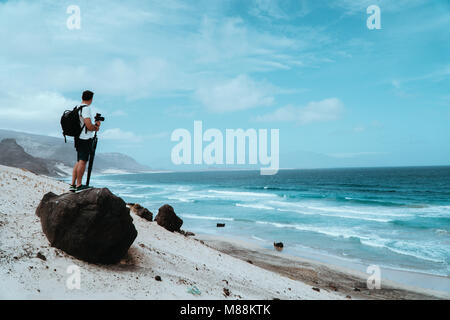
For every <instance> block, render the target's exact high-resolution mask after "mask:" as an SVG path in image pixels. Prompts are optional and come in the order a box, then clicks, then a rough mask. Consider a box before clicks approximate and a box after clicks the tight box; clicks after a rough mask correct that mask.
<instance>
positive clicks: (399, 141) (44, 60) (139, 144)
mask: <svg viewBox="0 0 450 320" xmlns="http://www.w3.org/2000/svg"><path fill="white" fill-rule="evenodd" d="M372 4H376V5H378V6H379V7H380V9H381V27H382V29H381V30H369V29H368V28H367V26H366V20H367V18H368V17H369V15H368V14H367V13H366V9H367V7H368V6H369V5H372ZM69 5H78V6H79V7H80V10H81V29H80V30H69V29H68V28H67V27H66V20H67V19H68V17H69V14H67V13H66V9H67V7H68V6H69ZM0 38H1V43H2V45H1V50H0V70H1V71H0V128H5V129H13V130H18V131H27V132H33V133H39V134H45V135H54V136H59V135H60V128H59V118H60V116H61V113H62V111H63V110H65V109H67V108H70V107H72V106H73V105H75V104H76V103H78V100H79V96H80V94H81V92H82V91H83V90H84V89H91V90H93V91H94V92H95V100H94V104H93V105H94V108H96V109H97V110H98V111H100V112H102V113H103V114H104V115H105V116H106V117H107V121H106V122H105V123H104V125H103V128H102V130H103V132H102V136H101V140H100V143H99V149H100V151H103V152H123V153H127V154H129V155H131V156H133V157H135V158H136V159H137V160H138V161H140V162H141V163H144V164H147V165H149V166H151V167H153V168H166V169H174V168H176V169H185V168H184V167H174V166H173V165H172V163H171V160H170V152H171V149H172V147H173V146H174V145H175V144H176V143H174V142H171V141H170V135H171V133H172V131H173V130H174V129H177V128H186V129H188V130H191V131H192V130H193V122H194V120H202V121H203V126H204V128H205V129H207V128H218V129H220V130H223V132H225V129H236V128H243V129H247V128H255V129H258V128H266V129H271V128H274V129H280V166H281V167H282V168H311V167H341V166H401V165H449V164H450V161H449V159H450V90H449V88H450V41H449V39H450V2H449V1H447V0H435V1H426V0H395V1H394V0H390V1H388V0H361V1H357V0H330V1H313V0H296V1H284V0H280V1H269V0H246V1H238V0H236V1H232V0H226V1H225V0H224V1H210V0H205V1H178V0H165V1H126V2H124V1H75V0H73V1H0Z"/></svg>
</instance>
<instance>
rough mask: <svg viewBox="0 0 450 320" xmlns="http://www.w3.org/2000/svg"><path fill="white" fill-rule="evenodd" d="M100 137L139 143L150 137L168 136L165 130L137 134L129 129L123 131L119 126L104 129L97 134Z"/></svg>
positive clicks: (150, 138)
mask: <svg viewBox="0 0 450 320" xmlns="http://www.w3.org/2000/svg"><path fill="white" fill-rule="evenodd" d="M99 136H100V138H101V139H103V140H113V141H121V142H129V143H139V142H143V141H145V140H152V139H162V138H166V137H168V136H169V133H168V132H167V131H163V132H157V133H152V134H148V135H144V136H142V135H137V134H135V133H133V132H131V131H124V130H122V129H120V128H112V129H106V130H105V131H103V132H101V131H100V134H99Z"/></svg>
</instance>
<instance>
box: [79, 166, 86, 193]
mask: <svg viewBox="0 0 450 320" xmlns="http://www.w3.org/2000/svg"><path fill="white" fill-rule="evenodd" d="M85 170H86V161H83V160H80V161H78V164H77V187H80V186H81V182H82V181H83V175H84V171H85Z"/></svg>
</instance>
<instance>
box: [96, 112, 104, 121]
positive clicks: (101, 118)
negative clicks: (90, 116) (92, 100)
mask: <svg viewBox="0 0 450 320" xmlns="http://www.w3.org/2000/svg"><path fill="white" fill-rule="evenodd" d="M97 121H105V117H102V115H101V114H100V113H97V114H96V115H95V122H97Z"/></svg>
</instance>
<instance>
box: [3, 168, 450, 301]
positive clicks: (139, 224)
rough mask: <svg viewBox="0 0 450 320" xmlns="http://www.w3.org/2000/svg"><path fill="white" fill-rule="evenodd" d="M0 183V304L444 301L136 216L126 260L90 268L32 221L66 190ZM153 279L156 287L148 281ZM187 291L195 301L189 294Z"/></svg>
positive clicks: (11, 179)
mask: <svg viewBox="0 0 450 320" xmlns="http://www.w3.org/2000/svg"><path fill="white" fill-rule="evenodd" d="M0 180H1V183H0V192H1V194H2V197H1V198H0V230H1V232H0V243H1V246H0V288H2V289H0V299H188V300H191V299H243V300H248V299H264V300H271V299H282V300H300V299H448V298H449V296H448V295H442V294H441V293H437V292H432V291H430V290H426V289H421V288H406V287H404V286H400V285H398V284H394V283H392V284H391V283H390V282H383V287H382V289H381V290H377V291H373V290H372V291H370V292H368V290H367V287H366V280H365V279H366V277H367V274H364V273H358V272H356V271H352V270H347V269H345V268H342V267H337V266H334V265H332V264H328V263H322V262H318V261H313V260H308V259H303V258H299V257H294V256H290V255H288V254H286V253H278V252H274V251H271V250H268V249H264V248H261V247H259V246H257V245H255V244H251V243H248V242H245V241H243V240H241V239H239V238H237V237H236V238H233V239H229V238H220V237H217V236H208V235H206V234H197V235H195V236H194V237H185V236H183V235H182V234H179V233H171V232H168V231H167V230H165V229H163V228H162V227H160V226H158V225H157V224H156V222H148V221H146V220H144V219H141V218H140V217H137V216H135V215H132V218H133V223H134V224H135V227H136V229H137V230H138V237H137V239H136V240H135V242H134V243H133V245H132V246H131V248H130V249H129V252H128V255H127V256H126V257H124V259H123V260H122V261H121V262H120V263H119V264H117V265H111V266H105V265H95V264H89V263H86V262H83V261H81V260H78V259H75V258H73V257H71V256H69V255H67V254H66V253H64V252H63V251H61V250H59V249H55V248H52V247H50V246H49V243H48V240H47V239H46V238H45V235H44V234H43V233H42V229H41V225H40V221H39V219H38V218H37V217H36V215H35V209H36V207H37V205H38V204H39V202H40V200H41V199H42V197H43V195H44V194H45V193H47V192H50V191H52V192H55V193H63V192H67V190H68V185H67V184H66V183H63V182H60V181H57V180H55V179H52V178H49V177H45V176H39V175H35V174H33V173H31V172H28V171H25V170H22V169H17V168H11V167H5V166H0ZM187 231H190V230H187ZM37 253H41V254H43V255H44V256H45V257H46V259H45V260H42V259H40V258H38V257H37ZM248 260H250V261H252V263H249V262H248ZM71 265H77V266H78V267H80V269H81V270H82V271H81V272H82V273H81V274H82V287H81V290H69V289H67V287H66V280H67V277H68V274H67V272H66V270H67V267H68V266H71ZM157 275H159V276H160V277H161V278H162V281H156V280H155V276H157ZM384 284H386V286H384ZM391 285H392V287H391ZM194 286H195V287H197V288H198V289H199V290H200V291H201V294H200V295H193V294H192V293H189V292H188V291H189V289H190V288H193V287H194ZM355 287H356V288H358V289H359V291H355V290H354V288H355ZM317 288H319V290H317ZM225 289H227V290H229V292H231V293H230V295H225V294H224V292H225ZM336 289H337V290H336ZM349 296H350V297H349Z"/></svg>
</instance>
